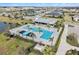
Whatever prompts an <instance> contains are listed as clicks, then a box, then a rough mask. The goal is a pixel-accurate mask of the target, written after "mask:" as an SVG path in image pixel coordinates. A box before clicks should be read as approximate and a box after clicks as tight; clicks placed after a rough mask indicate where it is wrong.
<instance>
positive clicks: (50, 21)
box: [34, 18, 57, 24]
mask: <svg viewBox="0 0 79 59" xmlns="http://www.w3.org/2000/svg"><path fill="white" fill-rule="evenodd" d="M34 21H35V22H40V23H46V24H54V23H56V22H57V20H56V19H55V18H52V19H47V18H36V19H35V20H34Z"/></svg>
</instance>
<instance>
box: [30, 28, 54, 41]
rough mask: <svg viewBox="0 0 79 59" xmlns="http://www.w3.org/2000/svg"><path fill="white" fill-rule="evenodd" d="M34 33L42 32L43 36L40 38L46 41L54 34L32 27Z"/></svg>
mask: <svg viewBox="0 0 79 59" xmlns="http://www.w3.org/2000/svg"><path fill="white" fill-rule="evenodd" d="M30 29H31V30H32V31H33V32H42V33H43V34H42V35H41V36H40V38H43V39H44V40H49V39H50V37H51V35H52V34H53V32H50V31H48V30H45V29H42V28H37V27H31V28H30Z"/></svg>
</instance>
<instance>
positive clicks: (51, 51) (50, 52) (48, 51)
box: [43, 46, 55, 55]
mask: <svg viewBox="0 0 79 59" xmlns="http://www.w3.org/2000/svg"><path fill="white" fill-rule="evenodd" d="M43 54H44V55H53V54H55V52H54V49H53V48H52V47H49V46H46V47H45V49H44V51H43Z"/></svg>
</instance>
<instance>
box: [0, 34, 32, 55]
mask: <svg viewBox="0 0 79 59" xmlns="http://www.w3.org/2000/svg"><path fill="white" fill-rule="evenodd" d="M8 38H9V37H7V36H5V35H4V33H2V34H0V54H1V55H2V54H9V55H13V54H19V52H20V51H22V48H24V49H27V48H28V47H30V46H32V45H33V43H31V42H27V41H23V40H20V39H18V38H10V40H8V41H7V39H8Z"/></svg>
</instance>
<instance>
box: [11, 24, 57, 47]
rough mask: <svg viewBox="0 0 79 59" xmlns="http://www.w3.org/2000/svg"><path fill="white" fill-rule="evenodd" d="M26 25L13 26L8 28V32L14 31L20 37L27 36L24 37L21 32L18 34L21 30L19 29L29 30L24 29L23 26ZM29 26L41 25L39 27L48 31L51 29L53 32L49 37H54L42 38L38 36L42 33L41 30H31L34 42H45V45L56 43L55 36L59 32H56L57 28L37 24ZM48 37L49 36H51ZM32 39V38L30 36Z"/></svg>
mask: <svg viewBox="0 0 79 59" xmlns="http://www.w3.org/2000/svg"><path fill="white" fill-rule="evenodd" d="M26 26H27V25H23V26H21V27H18V28H14V29H12V30H10V32H11V33H14V34H16V35H19V36H21V37H23V38H27V37H25V36H22V34H20V33H19V31H21V30H25V31H30V30H28V29H27V28H26V29H24V27H26ZM30 26H32V27H41V28H43V29H46V30H48V31H52V32H53V34H52V35H51V37H54V38H53V40H50V39H49V40H47V41H46V40H45V39H43V38H40V36H41V35H42V34H43V33H42V32H33V33H34V34H35V35H36V38H35V39H33V40H34V41H35V42H41V43H44V44H47V45H52V46H53V45H55V43H56V40H57V37H58V35H59V34H58V33H59V32H57V29H55V28H47V27H43V26H37V25H30ZM51 37H50V38H51ZM31 39H32V38H31Z"/></svg>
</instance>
